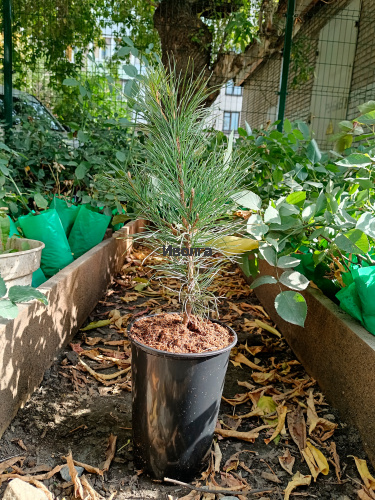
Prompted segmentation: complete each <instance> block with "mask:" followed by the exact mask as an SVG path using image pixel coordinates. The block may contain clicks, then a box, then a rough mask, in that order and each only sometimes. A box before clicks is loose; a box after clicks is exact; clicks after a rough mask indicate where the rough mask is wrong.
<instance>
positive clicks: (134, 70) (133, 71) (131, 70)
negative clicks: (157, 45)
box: [122, 64, 138, 78]
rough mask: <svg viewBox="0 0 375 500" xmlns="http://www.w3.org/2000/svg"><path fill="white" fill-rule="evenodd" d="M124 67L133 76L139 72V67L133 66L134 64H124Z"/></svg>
mask: <svg viewBox="0 0 375 500" xmlns="http://www.w3.org/2000/svg"><path fill="white" fill-rule="evenodd" d="M122 69H123V70H124V71H125V73H126V74H127V75H128V76H130V77H131V78H134V77H135V76H137V74H138V71H137V68H136V67H135V66H133V64H124V65H123V67H122Z"/></svg>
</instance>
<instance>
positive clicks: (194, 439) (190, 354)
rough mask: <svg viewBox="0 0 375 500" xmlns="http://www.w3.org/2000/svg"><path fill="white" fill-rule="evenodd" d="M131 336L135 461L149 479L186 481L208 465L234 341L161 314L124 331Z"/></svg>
mask: <svg viewBox="0 0 375 500" xmlns="http://www.w3.org/2000/svg"><path fill="white" fill-rule="evenodd" d="M138 325H140V326H138ZM129 337H130V339H131V343H132V395H133V405H132V413H133V444H134V452H135V462H136V464H137V466H138V468H140V469H142V470H144V471H145V472H147V473H149V474H150V475H151V476H152V477H154V478H155V479H164V477H169V478H173V479H180V480H184V481H190V480H191V479H192V478H193V477H194V476H195V475H196V474H197V473H198V472H199V471H200V470H202V469H203V468H204V467H205V466H206V462H207V459H208V456H209V452H210V448H211V444H212V439H213V435H214V430H215V426H216V422H217V417H218V413H219V407H220V401H221V394H222V391H223V385H224V377H225V373H226V370H227V366H228V360H229V354H230V350H231V348H232V347H233V346H234V345H235V343H236V341H237V336H236V334H235V333H234V331H233V330H231V329H230V328H229V327H225V326H223V325H221V324H220V323H218V322H216V321H210V320H202V319H199V318H192V321H191V324H189V327H188V328H187V327H185V326H184V325H183V323H182V316H181V315H180V314H178V313H174V314H168V313H163V314H158V315H155V316H148V317H145V318H140V319H138V320H136V321H135V322H134V323H133V324H130V325H129ZM146 342H147V344H148V345H146ZM150 344H151V345H150ZM155 346H160V347H159V348H155ZM167 349H169V350H167Z"/></svg>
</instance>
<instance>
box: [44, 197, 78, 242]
mask: <svg viewBox="0 0 375 500" xmlns="http://www.w3.org/2000/svg"><path fill="white" fill-rule="evenodd" d="M51 208H54V209H55V210H56V212H57V213H58V214H59V217H60V220H61V222H62V225H63V228H64V231H65V234H66V235H67V236H69V233H70V231H71V229H72V227H73V224H74V221H75V220H76V217H77V214H78V212H79V210H80V208H81V207H79V206H78V207H77V206H76V205H73V204H70V205H69V204H68V203H67V202H66V201H65V200H62V199H60V198H57V197H56V196H54V198H53V200H52V203H51Z"/></svg>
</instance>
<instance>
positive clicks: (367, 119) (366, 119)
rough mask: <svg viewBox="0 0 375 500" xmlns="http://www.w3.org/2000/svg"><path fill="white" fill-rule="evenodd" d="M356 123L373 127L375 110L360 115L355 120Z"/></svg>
mask: <svg viewBox="0 0 375 500" xmlns="http://www.w3.org/2000/svg"><path fill="white" fill-rule="evenodd" d="M356 121H357V122H359V123H362V124H363V123H364V124H366V125H375V110H372V111H368V112H367V113H365V114H363V115H361V116H360V117H359V118H356Z"/></svg>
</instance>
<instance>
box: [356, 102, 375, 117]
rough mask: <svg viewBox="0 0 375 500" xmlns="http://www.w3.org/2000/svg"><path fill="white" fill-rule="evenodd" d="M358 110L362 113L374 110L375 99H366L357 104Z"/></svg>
mask: <svg viewBox="0 0 375 500" xmlns="http://www.w3.org/2000/svg"><path fill="white" fill-rule="evenodd" d="M358 109H359V111H360V112H361V113H362V114H363V115H364V114H366V113H369V112H370V111H375V101H367V102H364V103H363V104H361V105H360V106H358Z"/></svg>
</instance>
